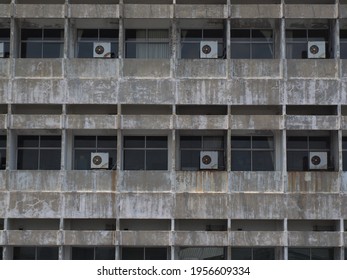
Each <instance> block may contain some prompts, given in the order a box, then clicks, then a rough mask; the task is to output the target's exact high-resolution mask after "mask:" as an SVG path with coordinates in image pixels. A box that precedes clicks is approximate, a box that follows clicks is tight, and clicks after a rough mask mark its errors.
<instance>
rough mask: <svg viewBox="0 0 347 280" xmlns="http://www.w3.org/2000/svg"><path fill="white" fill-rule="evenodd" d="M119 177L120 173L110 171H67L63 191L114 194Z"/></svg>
mask: <svg viewBox="0 0 347 280" xmlns="http://www.w3.org/2000/svg"><path fill="white" fill-rule="evenodd" d="M117 177H118V172H117V171H110V170H93V171H92V170H73V171H66V177H65V180H66V181H65V185H64V186H63V189H64V191H66V192H94V193H97V192H114V191H115V190H116V182H117ZM76 182H78V183H76Z"/></svg>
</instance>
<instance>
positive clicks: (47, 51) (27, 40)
mask: <svg viewBox="0 0 347 280" xmlns="http://www.w3.org/2000/svg"><path fill="white" fill-rule="evenodd" d="M63 53H64V30H63V29H22V30H21V57H22V58H61V57H63Z"/></svg>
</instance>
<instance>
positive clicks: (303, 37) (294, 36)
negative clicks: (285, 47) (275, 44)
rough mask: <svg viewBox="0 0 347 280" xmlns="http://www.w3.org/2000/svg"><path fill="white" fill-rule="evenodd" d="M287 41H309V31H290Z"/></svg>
mask: <svg viewBox="0 0 347 280" xmlns="http://www.w3.org/2000/svg"><path fill="white" fill-rule="evenodd" d="M286 41H287V42H293V41H300V42H303V41H307V30H306V29H288V30H286Z"/></svg>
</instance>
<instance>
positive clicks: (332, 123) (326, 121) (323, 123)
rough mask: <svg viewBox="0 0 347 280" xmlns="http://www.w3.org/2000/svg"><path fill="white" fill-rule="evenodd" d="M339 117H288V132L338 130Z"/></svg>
mask: <svg viewBox="0 0 347 280" xmlns="http://www.w3.org/2000/svg"><path fill="white" fill-rule="evenodd" d="M339 127H340V119H339V117H338V116H290V115H289V116H288V115H287V116H286V128H287V129H288V130H338V129H339Z"/></svg>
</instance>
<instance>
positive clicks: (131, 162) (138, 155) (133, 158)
mask: <svg viewBox="0 0 347 280" xmlns="http://www.w3.org/2000/svg"><path fill="white" fill-rule="evenodd" d="M124 170H145V151H144V150H124Z"/></svg>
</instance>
